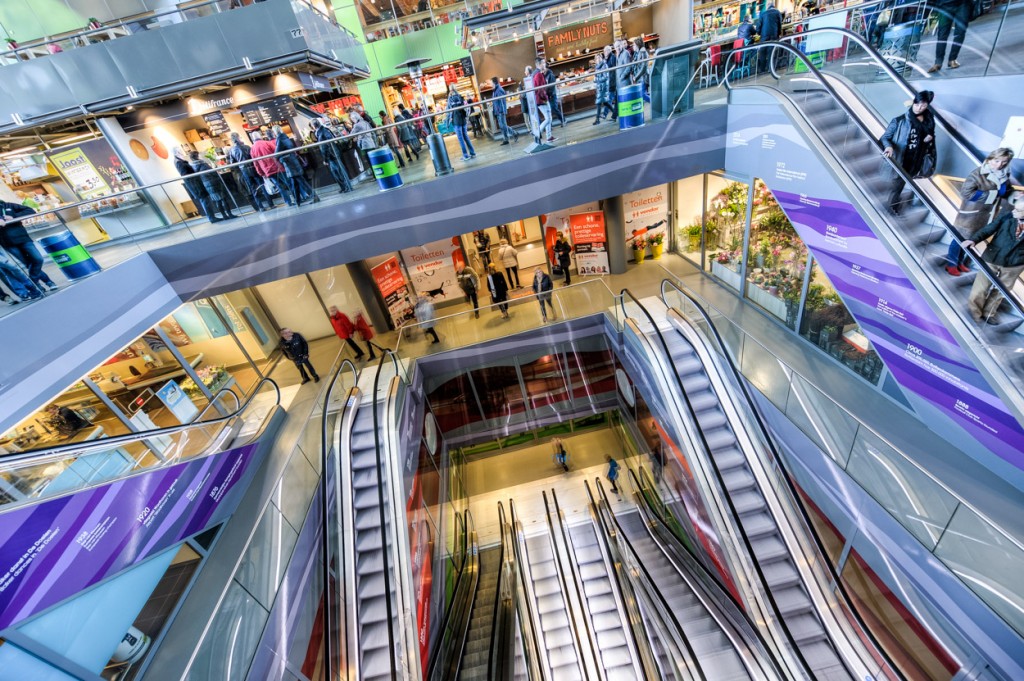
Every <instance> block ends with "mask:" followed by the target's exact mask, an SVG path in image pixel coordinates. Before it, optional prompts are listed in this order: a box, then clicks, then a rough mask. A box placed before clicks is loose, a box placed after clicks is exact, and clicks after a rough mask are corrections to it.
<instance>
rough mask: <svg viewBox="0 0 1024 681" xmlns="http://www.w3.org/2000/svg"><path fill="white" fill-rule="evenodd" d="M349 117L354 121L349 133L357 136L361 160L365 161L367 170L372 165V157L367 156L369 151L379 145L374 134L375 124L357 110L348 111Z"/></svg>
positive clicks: (357, 146) (364, 165)
mask: <svg viewBox="0 0 1024 681" xmlns="http://www.w3.org/2000/svg"><path fill="white" fill-rule="evenodd" d="M348 118H349V120H350V121H352V132H351V133H349V134H350V135H352V136H355V138H356V148H358V149H359V160H361V161H362V162H363V170H366V169H368V168H369V167H370V158H369V156H367V153H368V152H369V151H370V150H371V149H374V148H376V146H377V142H376V139H375V138H374V134H373V126H372V125H370V123H369V121H367V120H366V119H365V118H363V117H362V116H361V115H360V114H359V112H358V111H355V110H352V111H350V112H349V113H348Z"/></svg>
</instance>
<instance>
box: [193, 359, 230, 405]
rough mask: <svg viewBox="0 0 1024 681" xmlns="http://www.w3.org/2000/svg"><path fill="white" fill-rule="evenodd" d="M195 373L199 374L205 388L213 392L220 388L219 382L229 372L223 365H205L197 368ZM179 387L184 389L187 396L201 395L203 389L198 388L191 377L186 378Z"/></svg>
mask: <svg viewBox="0 0 1024 681" xmlns="http://www.w3.org/2000/svg"><path fill="white" fill-rule="evenodd" d="M196 374H197V375H198V376H199V380H200V381H202V382H203V385H205V386H206V388H207V390H210V391H211V392H214V391H215V390H219V389H220V384H221V383H223V382H224V381H226V380H227V378H228V377H229V376H230V374H229V373H228V372H227V369H225V368H224V365H223V364H221V365H217V366H206V367H203V368H202V369H198V370H197V371H196ZM181 389H182V390H184V391H185V394H187V395H188V396H189V397H202V396H203V391H202V390H200V389H199V386H198V385H196V384H195V382H194V381H193V380H192V379H191V378H186V379H185V380H184V381H183V382H182V384H181Z"/></svg>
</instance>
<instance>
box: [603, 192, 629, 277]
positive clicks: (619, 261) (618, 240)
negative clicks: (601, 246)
mask: <svg viewBox="0 0 1024 681" xmlns="http://www.w3.org/2000/svg"><path fill="white" fill-rule="evenodd" d="M601 208H602V210H604V225H605V229H606V230H607V232H608V269H609V270H610V271H611V273H612V274H625V273H626V260H627V258H626V211H625V209H623V207H622V197H621V196H615V197H612V198H610V199H605V200H603V201H602V202H601Z"/></svg>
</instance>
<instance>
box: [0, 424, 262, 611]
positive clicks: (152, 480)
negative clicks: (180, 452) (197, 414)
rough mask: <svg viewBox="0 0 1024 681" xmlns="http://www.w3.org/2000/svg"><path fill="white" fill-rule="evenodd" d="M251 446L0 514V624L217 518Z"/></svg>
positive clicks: (230, 505) (229, 503) (227, 509)
mask: <svg viewBox="0 0 1024 681" xmlns="http://www.w3.org/2000/svg"><path fill="white" fill-rule="evenodd" d="M255 453H256V445H255V444H250V445H246V446H245V447H239V448H237V449H231V450H228V451H226V452H222V453H220V454H215V455H213V456H208V457H205V458H202V459H197V460H194V461H189V462H188V463H183V464H178V465H177V466H172V467H170V468H165V469H162V470H157V471H153V472H151V473H146V474H143V475H139V476H136V477H132V478H127V479H124V480H119V481H117V482H112V483H110V484H108V485H103V486H101V487H96V488H93V489H89V490H84V491H81V492H77V493H75V494H71V495H68V496H63V497H58V498H56V499H51V500H49V501H42V502H39V503H37V504H35V505H32V506H27V507H24V508H19V509H15V510H13V511H10V512H7V513H4V514H3V515H0V629H6V628H7V627H9V626H11V625H13V624H17V623H18V622H20V621H22V620H24V619H26V618H28V617H31V616H32V615H35V614H36V613H38V612H40V611H42V610H45V609H46V608H49V607H50V606H52V605H56V604H57V603H59V602H61V601H63V600H64V599H66V598H70V597H71V596H74V595H75V594H77V593H79V592H80V591H82V590H83V589H87V588H89V587H91V586H93V585H94V584H97V583H99V582H101V581H103V580H104V579H106V578H108V577H110V576H111V575H114V574H116V573H117V572H120V571H121V570H124V569H125V568H128V567H130V566H132V565H134V564H136V563H138V562H141V561H143V560H145V559H146V558H148V557H150V556H153V555H155V554H157V553H160V552H161V551H163V550H164V549H166V548H168V547H170V546H173V545H174V544H176V543H177V542H180V541H181V540H183V539H185V538H187V537H191V536H192V535H194V534H197V533H198V532H201V531H203V530H205V529H206V528H207V527H210V526H211V525H213V524H216V523H219V522H222V521H223V520H224V519H225V518H227V516H228V515H230V514H231V513H232V512H233V511H234V508H235V506H236V505H237V503H238V500H239V499H240V494H239V493H238V491H239V490H240V489H241V488H240V486H239V481H240V480H242V478H243V477H244V475H245V472H246V470H247V469H248V467H249V465H250V464H251V463H252V461H253V458H254V455H255ZM82 458H85V457H82Z"/></svg>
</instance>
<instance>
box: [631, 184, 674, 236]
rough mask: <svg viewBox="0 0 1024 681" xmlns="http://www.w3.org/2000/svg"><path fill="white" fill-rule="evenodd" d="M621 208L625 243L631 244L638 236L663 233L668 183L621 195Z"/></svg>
mask: <svg viewBox="0 0 1024 681" xmlns="http://www.w3.org/2000/svg"><path fill="white" fill-rule="evenodd" d="M622 208H623V212H624V213H625V216H626V245H627V246H632V245H633V240H634V239H636V238H638V237H641V236H642V237H644V238H645V239H646V238H650V237H651V236H652V235H654V234H657V233H661V234H665V232H666V231H667V229H668V185H667V184H659V185H657V186H655V187H648V188H646V189H640V190H638V191H635V192H629V193H628V194H623V195H622Z"/></svg>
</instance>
